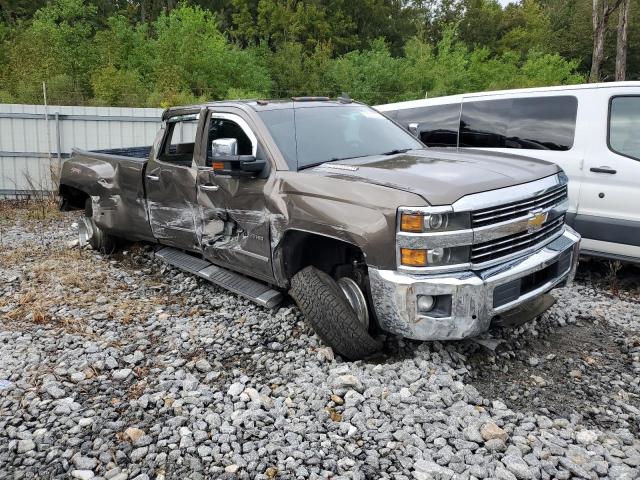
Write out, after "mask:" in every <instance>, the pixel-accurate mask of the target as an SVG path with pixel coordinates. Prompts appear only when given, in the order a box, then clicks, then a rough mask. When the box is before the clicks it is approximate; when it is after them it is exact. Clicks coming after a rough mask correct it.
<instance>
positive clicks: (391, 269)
mask: <svg viewBox="0 0 640 480" xmlns="http://www.w3.org/2000/svg"><path fill="white" fill-rule="evenodd" d="M59 194H60V196H61V208H62V209H63V210H71V209H84V217H83V221H82V222H81V223H80V229H79V230H80V240H81V243H83V244H84V243H88V244H90V245H91V246H92V247H93V248H95V249H97V250H100V251H102V252H104V253H110V252H112V251H113V250H114V249H115V248H116V247H117V245H118V244H119V243H120V242H122V241H123V240H130V241H144V242H153V243H155V244H157V248H156V253H155V255H156V256H157V257H159V258H161V259H163V260H164V261H166V262H168V263H169V264H171V265H173V266H175V267H178V268H180V269H183V270H185V271H187V272H191V273H193V274H195V275H198V276H200V277H203V278H205V279H207V280H208V281H210V282H212V283H214V284H217V285H219V286H221V287H224V288H226V289H228V290H230V291H232V292H235V293H237V294H240V295H243V296H245V297H247V298H249V299H251V300H253V301H255V302H257V303H258V304H260V305H263V306H266V307H274V306H276V305H278V304H279V303H280V301H281V300H282V299H283V297H284V294H285V293H286V292H288V294H289V295H290V296H291V297H292V298H293V300H294V301H295V302H296V303H297V305H298V306H299V308H300V309H301V311H302V312H303V314H304V315H305V317H306V318H307V319H308V321H309V322H310V324H311V326H312V327H313V329H314V330H315V332H316V333H317V334H318V336H319V337H320V338H321V339H322V340H323V341H324V342H325V343H326V344H328V345H329V346H331V347H332V348H333V349H334V350H335V351H337V352H338V353H340V354H341V355H343V356H344V357H346V358H348V359H359V358H363V357H366V356H368V355H370V354H372V353H374V352H376V351H377V350H379V349H380V348H381V347H382V340H381V339H383V338H384V336H383V335H381V333H383V332H387V333H391V334H395V335H399V336H402V337H406V338H410V339H417V340H454V339H463V338H467V337H472V336H477V335H479V334H481V333H482V332H484V331H486V330H487V329H488V328H489V327H490V325H491V324H492V322H494V323H496V322H498V323H499V322H501V321H504V320H505V319H508V318H511V317H513V316H514V314H515V316H516V317H518V318H522V317H523V316H527V318H526V319H529V318H530V317H532V316H535V315H538V314H540V313H542V311H543V310H544V309H545V308H547V307H548V305H549V302H547V301H545V302H543V301H542V299H543V298H545V297H547V300H548V297H549V295H546V293H547V292H549V291H550V290H551V289H553V288H554V287H557V286H561V285H565V284H566V283H567V282H570V281H571V280H572V278H573V275H574V273H575V268H576V263H577V259H578V246H579V241H580V236H579V235H578V234H577V233H576V232H574V231H573V230H572V229H571V228H570V227H568V226H567V225H566V224H565V213H566V211H567V208H568V199H567V177H566V176H565V175H564V173H563V172H562V170H561V169H560V168H559V167H558V166H556V165H554V164H552V163H548V162H545V161H542V160H536V159H532V158H527V157H522V156H516V155H509V154H504V153H485V152H478V151H473V152H472V151H460V152H458V151H447V150H437V149H433V148H427V147H425V145H423V144H422V143H421V142H420V141H419V140H418V139H416V138H415V137H414V136H412V135H411V134H410V133H409V132H407V131H406V130H405V129H403V128H402V127H400V126H399V125H398V124H396V123H395V122H393V121H392V120H390V119H389V118H387V117H386V116H384V115H383V114H381V113H379V112H377V111H375V110H373V109H371V108H370V107H368V106H365V105H362V104H359V103H357V102H353V101H351V100H348V99H337V100H330V99H327V98H320V97H314V98H295V99H291V100H286V101H283V100H279V101H264V100H255V101H253V100H252V101H226V102H213V103H207V104H204V105H197V106H188V107H178V108H170V109H168V110H166V111H165V112H164V114H163V116H162V126H161V128H160V131H159V132H158V135H157V138H156V139H155V142H154V144H153V145H152V146H150V147H145V148H130V149H116V150H103V151H92V152H89V151H79V150H74V152H73V155H72V156H71V158H70V159H69V160H67V161H66V162H65V163H64V166H63V169H62V175H61V181H60V191H59Z"/></svg>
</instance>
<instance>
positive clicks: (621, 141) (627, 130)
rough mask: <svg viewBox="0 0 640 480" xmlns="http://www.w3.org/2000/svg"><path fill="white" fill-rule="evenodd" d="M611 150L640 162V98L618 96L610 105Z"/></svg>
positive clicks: (609, 139)
mask: <svg viewBox="0 0 640 480" xmlns="http://www.w3.org/2000/svg"><path fill="white" fill-rule="evenodd" d="M608 130H609V131H608V143H609V149H610V150H611V151H613V152H614V153H617V154H619V155H624V156H625V157H629V158H633V159H634V160H640V135H638V132H640V96H616V97H613V98H612V99H611V101H610V103H609V127H608Z"/></svg>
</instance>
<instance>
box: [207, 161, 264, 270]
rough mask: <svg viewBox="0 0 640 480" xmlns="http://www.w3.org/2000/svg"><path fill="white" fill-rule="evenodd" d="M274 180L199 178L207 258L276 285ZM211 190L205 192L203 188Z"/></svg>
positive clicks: (209, 176) (208, 174)
mask: <svg viewBox="0 0 640 480" xmlns="http://www.w3.org/2000/svg"><path fill="white" fill-rule="evenodd" d="M272 181H273V180H271V181H270V180H267V179H260V178H237V177H229V176H220V175H215V174H214V173H213V172H212V171H210V170H203V171H200V173H199V175H198V193H197V196H198V204H199V206H200V219H201V222H200V225H199V227H198V230H199V232H198V233H199V236H200V242H201V244H202V249H203V254H204V256H205V258H207V259H209V260H211V261H212V262H214V263H217V264H220V265H223V266H227V267H229V268H232V269H234V270H238V271H241V272H243V273H246V274H248V275H252V276H256V277H258V278H261V279H263V280H265V281H268V282H273V270H272V266H271V247H270V219H271V217H272V214H271V212H270V211H269V210H268V208H267V201H266V199H267V197H268V196H269V194H268V192H269V190H270V189H271V184H272ZM203 186H204V187H209V188H208V189H207V188H202V187H203Z"/></svg>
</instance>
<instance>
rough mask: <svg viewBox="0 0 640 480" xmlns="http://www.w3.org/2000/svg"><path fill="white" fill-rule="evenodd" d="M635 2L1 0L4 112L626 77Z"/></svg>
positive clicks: (637, 68)
mask: <svg viewBox="0 0 640 480" xmlns="http://www.w3.org/2000/svg"><path fill="white" fill-rule="evenodd" d="M634 2H635V0H521V1H518V2H512V3H511V4H509V5H507V6H506V7H503V6H501V5H500V4H499V3H498V2H497V1H496V0H358V1H355V0H304V1H303V0H191V1H185V2H178V1H176V0H114V1H107V0H91V1H88V0H87V1H85V0H50V1H45V0H0V43H1V44H2V45H1V48H0V103H42V102H43V82H44V83H45V84H46V90H47V95H48V102H49V103H51V104H71V105H112V106H163V107H166V106H170V105H176V104H188V103H195V102H199V101H205V100H217V99H225V98H247V97H251V98H256V97H260V98H278V97H279V98H283V97H291V96H299V95H327V96H335V95H339V94H340V93H342V92H344V93H347V94H349V95H350V96H351V97H353V98H356V99H358V100H361V101H364V102H367V103H372V104H375V103H383V102H391V101H401V100H407V99H415V98H424V97H425V96H429V97H432V96H439V95H450V94H456V93H462V92H473V91H481V90H494V89H502V88H518V87H530V86H543V85H559V84H572V83H581V82H585V81H587V80H591V81H608V80H613V79H614V78H616V76H617V77H618V78H627V79H634V78H638V75H639V73H640V52H639V51H638V49H634V48H631V49H628V48H627V45H631V46H633V45H638V44H640V43H639V41H640V38H639V37H640V31H639V30H638V28H637V25H640V23H639V22H638V20H640V19H638V18H637V17H638V16H640V8H634V7H633V6H632V5H631V4H632V3H634ZM636 3H637V2H636ZM616 59H617V62H616ZM621 59H623V60H624V61H622V60H621Z"/></svg>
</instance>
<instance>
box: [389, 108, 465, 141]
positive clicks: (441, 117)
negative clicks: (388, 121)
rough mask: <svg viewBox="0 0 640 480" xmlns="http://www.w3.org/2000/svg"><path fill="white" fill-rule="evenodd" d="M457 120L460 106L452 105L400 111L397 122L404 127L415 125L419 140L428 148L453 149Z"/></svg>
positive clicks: (456, 135)
mask: <svg viewBox="0 0 640 480" xmlns="http://www.w3.org/2000/svg"><path fill="white" fill-rule="evenodd" d="M459 119H460V104H459V103H453V104H450V105H434V106H430V107H420V108H411V109H408V110H401V111H400V112H399V113H398V118H397V121H398V122H399V123H401V124H402V125H404V126H405V127H408V126H409V124H411V123H417V124H418V131H419V137H420V140H421V141H422V143H424V144H425V145H427V146H429V147H455V146H456V145H457V144H458V125H459Z"/></svg>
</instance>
